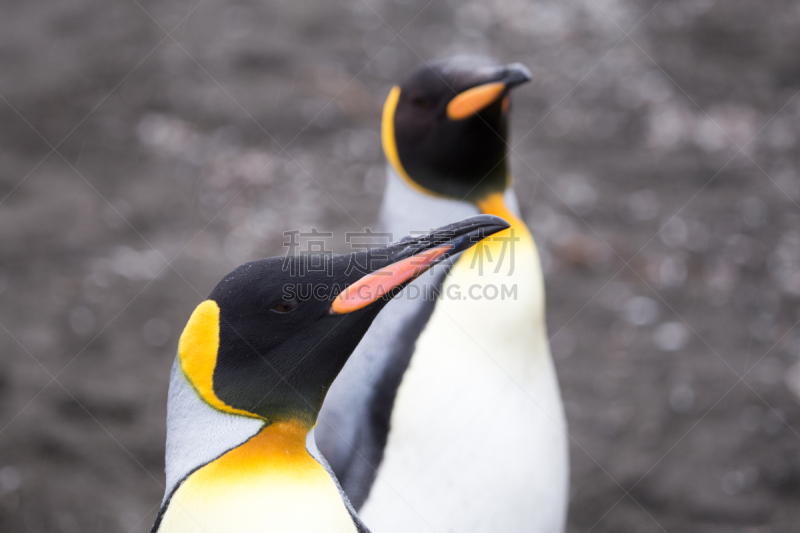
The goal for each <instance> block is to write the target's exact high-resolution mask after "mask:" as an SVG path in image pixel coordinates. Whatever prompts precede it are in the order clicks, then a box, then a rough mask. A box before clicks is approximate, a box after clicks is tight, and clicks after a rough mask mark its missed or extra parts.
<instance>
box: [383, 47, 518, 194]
mask: <svg viewBox="0 0 800 533" xmlns="http://www.w3.org/2000/svg"><path fill="white" fill-rule="evenodd" d="M530 79H531V73H530V71H529V70H528V69H527V68H526V67H525V66H524V65H522V64H520V63H513V64H511V65H501V64H500V63H499V62H498V61H496V60H494V59H491V58H487V57H479V56H458V57H453V58H446V59H437V60H432V61H430V62H427V63H425V64H423V65H420V66H419V67H417V69H416V70H414V71H413V72H412V73H411V75H410V76H409V77H408V78H406V80H405V81H404V82H402V83H401V84H400V85H397V86H395V87H394V88H392V90H391V92H390V93H389V97H388V98H387V99H386V103H385V105H384V109H383V122H382V127H381V133H382V141H383V149H384V152H385V154H386V157H387V159H388V160H389V163H390V164H391V165H392V167H393V168H394V170H395V171H396V172H397V173H398V174H399V175H400V176H401V177H402V178H404V179H405V181H406V182H408V183H409V184H410V185H411V186H412V187H414V188H416V189H418V190H422V191H424V192H426V193H428V194H434V195H437V196H445V197H450V198H456V199H459V200H462V199H465V200H468V201H472V202H476V201H477V200H479V199H481V198H485V197H487V196H488V195H490V194H492V193H497V192H500V193H502V192H503V191H504V190H505V188H506V187H507V185H508V175H507V168H506V154H507V136H508V111H509V106H510V102H509V91H510V90H511V89H512V88H514V87H516V86H518V85H521V84H523V83H525V82H528V81H530Z"/></svg>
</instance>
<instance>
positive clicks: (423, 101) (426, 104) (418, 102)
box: [411, 96, 433, 109]
mask: <svg viewBox="0 0 800 533" xmlns="http://www.w3.org/2000/svg"><path fill="white" fill-rule="evenodd" d="M411 105H413V106H414V107H418V108H419V109H432V108H433V102H432V101H431V100H430V99H428V98H425V97H424V96H415V97H413V98H412V99H411Z"/></svg>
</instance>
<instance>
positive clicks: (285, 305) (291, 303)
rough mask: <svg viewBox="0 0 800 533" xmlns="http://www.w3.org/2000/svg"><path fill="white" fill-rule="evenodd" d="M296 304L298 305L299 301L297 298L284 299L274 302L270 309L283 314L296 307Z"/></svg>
mask: <svg viewBox="0 0 800 533" xmlns="http://www.w3.org/2000/svg"><path fill="white" fill-rule="evenodd" d="M298 305H300V303H299V302H298V301H297V300H285V301H283V302H278V303H277V304H275V307H273V308H272V309H271V310H272V311H274V312H275V313H278V314H279V315H285V314H286V313H291V312H292V311H294V310H295V309H297V306H298Z"/></svg>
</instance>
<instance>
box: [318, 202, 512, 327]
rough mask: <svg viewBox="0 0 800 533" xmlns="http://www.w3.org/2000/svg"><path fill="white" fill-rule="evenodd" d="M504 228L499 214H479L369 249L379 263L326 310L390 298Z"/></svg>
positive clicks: (338, 310) (341, 310) (359, 306)
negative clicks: (376, 248)
mask: <svg viewBox="0 0 800 533" xmlns="http://www.w3.org/2000/svg"><path fill="white" fill-rule="evenodd" d="M508 227H509V224H508V222H506V221H505V220H503V219H502V218H500V217H496V216H492V215H479V216H475V217H471V218H468V219H466V220H462V221H461V222H456V223H455V224H450V225H447V226H443V227H441V228H439V229H437V230H434V231H433V232H431V233H429V234H427V235H424V236H422V237H415V238H411V237H406V238H404V239H402V240H400V241H399V242H397V243H395V244H392V245H390V246H389V247H387V248H384V249H381V250H373V251H372V252H371V255H372V259H373V260H374V261H375V262H377V263H383V266H379V268H377V269H376V270H374V271H372V272H370V273H368V274H366V275H365V276H364V277H362V278H361V279H358V280H357V281H355V282H354V283H352V284H351V285H349V286H347V288H345V290H344V291H342V292H341V293H340V294H339V295H338V296H337V297H336V298H335V299H334V300H333V304H331V309H330V312H329V313H330V314H332V315H343V314H347V313H352V312H353V311H358V310H359V309H363V308H364V307H367V306H368V305H370V304H372V303H374V302H376V301H378V300H380V299H381V298H384V297H387V296H388V297H392V296H394V295H395V294H396V293H397V292H399V290H400V289H402V288H403V287H404V286H405V285H406V284H408V283H410V282H411V281H413V280H415V279H416V278H418V277H419V276H421V275H422V274H423V273H424V272H426V271H427V270H428V269H430V268H431V267H432V266H434V265H436V264H438V263H441V262H442V261H444V260H446V259H447V258H449V257H452V256H453V255H455V254H457V253H460V252H463V251H464V250H466V249H468V248H470V247H472V246H474V245H475V244H477V243H478V242H480V241H481V240H482V239H484V238H486V237H488V236H490V235H494V234H495V233H497V232H498V231H502V230H504V229H507V228H508ZM376 255H377V256H378V257H379V259H376V257H375V256H376Z"/></svg>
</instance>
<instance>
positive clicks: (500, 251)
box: [458, 192, 535, 265]
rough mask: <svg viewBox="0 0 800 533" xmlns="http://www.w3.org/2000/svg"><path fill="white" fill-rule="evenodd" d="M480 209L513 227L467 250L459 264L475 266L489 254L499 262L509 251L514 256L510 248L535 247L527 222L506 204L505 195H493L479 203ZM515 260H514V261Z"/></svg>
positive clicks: (497, 193)
mask: <svg viewBox="0 0 800 533" xmlns="http://www.w3.org/2000/svg"><path fill="white" fill-rule="evenodd" d="M477 205H478V209H480V210H481V213H483V214H485V215H495V216H498V217H500V218H503V219H505V220H506V222H508V223H509V224H510V225H511V227H509V228H508V229H505V230H503V231H500V232H498V233H495V234H494V235H492V236H490V237H487V238H485V239H484V240H483V241H481V242H479V243H478V244H476V245H475V246H473V247H472V248H470V249H469V250H465V251H464V253H462V254H461V257H460V258H459V259H458V263H461V264H468V265H474V264H476V263H477V262H478V261H482V260H483V255H484V254H487V253H488V257H492V258H495V259H494V260H499V258H500V257H503V256H504V254H505V253H506V252H507V251H510V253H511V254H512V255H510V257H514V256H513V251H512V250H510V249H509V248H508V246H511V247H513V246H516V245H517V243H519V244H521V245H522V246H525V247H534V248H535V244H534V242H533V236H532V235H531V232H530V231H529V230H528V226H526V225H525V222H523V221H522V219H520V218H519V217H517V216H516V215H515V214H514V213H512V212H511V210H510V209H509V208H508V206H507V205H506V203H505V200H504V199H503V193H499V192H496V193H492V194H490V195H489V196H487V197H486V198H483V199H481V200H479V201H478V202H477ZM512 260H513V259H512Z"/></svg>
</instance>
